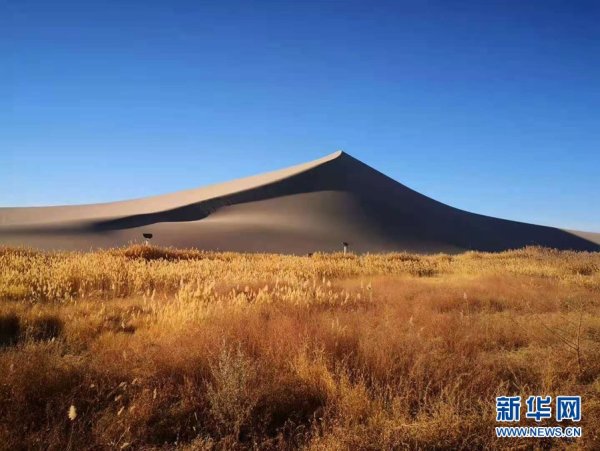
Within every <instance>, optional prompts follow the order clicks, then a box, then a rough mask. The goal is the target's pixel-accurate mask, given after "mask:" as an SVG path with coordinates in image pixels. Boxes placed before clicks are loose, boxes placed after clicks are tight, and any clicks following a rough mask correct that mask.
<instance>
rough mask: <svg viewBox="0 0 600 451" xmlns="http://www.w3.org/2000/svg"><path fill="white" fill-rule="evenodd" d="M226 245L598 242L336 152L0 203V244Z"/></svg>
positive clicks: (304, 247)
mask: <svg viewBox="0 0 600 451" xmlns="http://www.w3.org/2000/svg"><path fill="white" fill-rule="evenodd" d="M142 233H152V234H153V242H155V243H156V244H160V245H172V246H178V247H198V248H203V249H220V250H231V251H262V252H284V253H305V252H313V251H333V250H339V249H340V248H341V243H342V242H348V243H350V249H351V250H353V251H356V252H369V251H371V252H374V251H379V252H380V251H397V250H410V251H415V252H438V251H444V252H460V251H462V250H467V249H477V250H485V251H499V250H504V249H512V248H518V247H522V246H526V245H541V246H548V247H553V248H558V249H574V250H590V251H593V250H600V234H596V233H582V232H572V231H566V230H561V229H557V228H553V227H545V226H538V225H532V224H525V223H520V222H514V221H508V220H503V219H497V218H491V217H487V216H482V215H478V214H473V213H469V212H465V211H462V210H458V209H455V208H453V207H450V206H448V205H444V204H442V203H440V202H437V201H435V200H433V199H430V198H428V197H426V196H423V195H421V194H419V193H417V192H415V191H413V190H411V189H410V188H408V187H406V186H404V185H402V184H401V183H398V182H396V181H395V180H393V179H391V178H389V177H387V176H385V175H384V174H382V173H380V172H378V171H376V170H375V169H373V168H371V167H369V166H367V165H366V164H364V163H362V162H360V161H358V160H356V159H355V158H353V157H351V156H350V155H348V154H346V153H343V152H336V153H334V154H331V155H328V156H326V157H324V158H321V159H319V160H315V161H313V162H309V163H305V164H302V165H298V166H293V167H291V168H287V169H283V170H279V171H275V172H270V173H267V174H263V175H258V176H254V177H248V178H244V179H240V180H235V181H232V182H227V183H222V184H218V185H213V186H208V187H204V188H198V189H193V190H188V191H181V192H178V193H172V194H167V195H162V196H154V197H148V198H143V199H136V200H130V201H122V202H114V203H105V204H95V205H81V206H59V207H37V208H4V209H0V244H10V245H27V246H33V247H39V248H46V249H48V248H55V249H61V248H62V249H89V248H96V247H112V246H119V245H123V244H127V243H129V242H132V241H140V239H142Z"/></svg>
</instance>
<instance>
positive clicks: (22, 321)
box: [0, 246, 600, 450]
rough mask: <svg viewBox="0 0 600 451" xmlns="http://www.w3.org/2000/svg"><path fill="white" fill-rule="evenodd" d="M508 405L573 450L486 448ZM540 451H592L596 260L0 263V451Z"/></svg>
mask: <svg viewBox="0 0 600 451" xmlns="http://www.w3.org/2000/svg"><path fill="white" fill-rule="evenodd" d="M515 394H518V395H521V396H523V397H527V396H529V395H552V396H557V395H581V396H582V404H583V405H582V412H583V413H582V421H581V422H580V423H579V424H578V425H579V426H581V427H582V428H583V437H582V438H579V439H572V440H570V441H569V440H567V439H497V438H496V437H495V432H494V430H495V427H496V426H498V425H499V424H498V423H497V422H496V405H495V397H496V396H501V395H515ZM522 415H523V412H522ZM529 424H535V422H533V421H531V420H522V421H521V422H520V423H519V425H529ZM554 424H556V423H555V422H554V420H545V421H544V422H543V423H540V425H543V426H551V425H554ZM564 425H565V424H563V426H564ZM553 446H554V447H558V448H564V447H572V448H574V449H578V448H584V449H600V254H599V253H573V252H558V251H551V250H547V249H542V248H526V249H524V250H518V251H511V252H504V253H498V254H485V253H475V252H469V253H465V254H461V255H454V256H449V255H442V254H440V255H432V256H418V255H411V254H400V253H396V254H379V255H362V256H358V255H352V254H349V255H342V254H315V255H313V256H303V257H298V256H281V255H268V254H235V253H207V252H200V251H193V250H174V249H161V248H156V247H150V246H147V247H145V246H138V247H128V248H122V249H114V250H108V251H101V252H90V253H68V252H64V253H39V252H35V251H27V250H18V249H7V248H4V249H0V448H5V449H11V450H15V449H46V448H49V449H61V450H63V449H73V450H79V449H171V448H175V447H177V448H179V449H248V448H260V449H295V448H304V449H313V450H334V449H373V450H379V449H397V448H420V449H430V448H438V449H460V448H463V449H472V448H489V447H492V448H514V447H523V448H531V447H539V448H547V447H553Z"/></svg>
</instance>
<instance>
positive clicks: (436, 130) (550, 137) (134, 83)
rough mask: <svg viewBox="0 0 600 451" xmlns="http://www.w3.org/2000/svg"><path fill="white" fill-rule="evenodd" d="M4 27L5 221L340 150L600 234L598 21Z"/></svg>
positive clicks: (168, 11) (104, 16) (264, 5)
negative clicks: (8, 209)
mask: <svg viewBox="0 0 600 451" xmlns="http://www.w3.org/2000/svg"><path fill="white" fill-rule="evenodd" d="M0 8H1V9H2V10H3V12H1V14H0V102H1V105H2V106H1V108H0V205H2V206H17V205H45V204H62V203H82V202H99V201H109V200H117V199H126V198H131V197H141V196H146V195H150V194H159V193H165V192H170V191H175V190H180V189H186V188H193V187H196V186H200V185H204V184H208V183H214V182H219V181H225V180H228V179H232V178H237V177H241V176H246V175H252V174H254V173H258V172H264V171H267V170H272V169H278V168H280V167H284V166H287V165H291V164H295V163H300V162H304V161H307V160H311V159H314V158H317V157H320V156H322V155H325V154H328V153H331V152H333V151H335V150H337V149H343V150H345V151H347V152H348V153H350V154H351V155H353V156H355V157H357V158H359V159H361V160H362V161H364V162H366V163H368V164H369V165H371V166H373V167H375V168H377V169H379V170H380V171H382V172H384V173H386V174H388V175H390V176H391V177H393V178H395V179H396V180H398V181H400V182H402V183H404V184H406V185H408V186H410V187H411V188H413V189H416V190H418V191H420V192H422V193H424V194H426V195H429V196H431V197H434V198H436V199H438V200H441V201H443V202H445V203H448V204H451V205H454V206H456V207H459V208H463V209H467V210H471V211H475V212H479V213H483V214H489V215H494V216H500V217H505V218H512V219H517V220H523V221H530V222H536V223H542V224H550V225H557V226H563V227H571V228H579V229H587V230H593V231H600V176H599V174H600V25H599V24H600V3H599V2H595V1H589V2H586V1H570V0H565V1H553V0H538V1H522V0H514V1H511V0H505V1H499V2H495V1H487V0H486V1H481V0H477V1H471V2H464V1H418V0H414V1H368V0H365V1H320V2H316V1H227V0H223V1H210V2H209V1H160V2H158V1H157V2H152V1H139V2H132V1H127V0H124V1H70V2H65V1H60V0H57V1H38V2H33V1H27V0H18V1H17V0H12V1H11V0H9V1H8V2H2V3H1V5H0Z"/></svg>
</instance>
